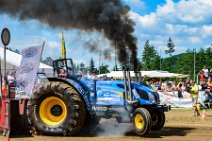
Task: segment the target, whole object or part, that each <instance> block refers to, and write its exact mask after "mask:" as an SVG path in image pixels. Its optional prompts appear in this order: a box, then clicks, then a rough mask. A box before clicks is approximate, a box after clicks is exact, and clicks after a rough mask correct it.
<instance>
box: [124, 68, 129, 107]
mask: <svg viewBox="0 0 212 141" xmlns="http://www.w3.org/2000/svg"><path fill="white" fill-rule="evenodd" d="M123 76H124V107H125V109H126V108H127V107H126V101H127V96H128V88H127V76H126V70H125V69H124V70H123Z"/></svg>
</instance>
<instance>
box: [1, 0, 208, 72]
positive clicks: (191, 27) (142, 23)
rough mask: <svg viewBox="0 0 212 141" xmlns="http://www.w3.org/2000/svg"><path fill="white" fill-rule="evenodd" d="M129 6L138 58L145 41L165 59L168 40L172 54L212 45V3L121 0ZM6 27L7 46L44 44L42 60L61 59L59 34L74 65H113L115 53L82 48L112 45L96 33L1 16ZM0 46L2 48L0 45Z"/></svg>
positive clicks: (177, 0) (185, 0) (189, 0)
mask: <svg viewBox="0 0 212 141" xmlns="http://www.w3.org/2000/svg"><path fill="white" fill-rule="evenodd" d="M122 2H123V3H124V4H126V5H128V6H129V7H130V9H131V10H130V12H129V13H128V14H129V17H130V18H131V19H132V20H133V21H134V22H135V32H134V35H135V36H136V37H137V47H138V58H141V56H142V52H143V46H144V43H145V41H146V40H149V42H150V44H151V45H154V46H155V49H156V50H157V51H158V53H160V55H161V56H162V57H167V56H168V55H166V54H165V53H164V50H165V49H167V46H166V44H167V41H168V38H169V37H171V38H172V40H173V42H174V44H175V50H176V51H175V52H174V54H179V53H183V52H185V51H186V50H188V49H190V50H192V49H193V48H196V50H197V51H198V50H199V49H200V48H204V49H205V48H207V47H209V46H210V45H211V44H212V0H122ZM4 27H7V28H8V29H9V30H10V33H11V42H10V44H9V47H11V48H12V49H18V50H20V51H21V50H22V49H24V48H26V47H29V46H34V45H41V44H42V43H43V42H44V41H45V46H44V51H43V55H42V57H43V58H46V57H48V56H51V57H52V58H53V59H57V58H59V57H60V56H61V45H62V40H61V36H62V32H64V35H65V44H66V50H67V57H68V58H72V59H73V61H74V62H75V63H81V62H83V63H84V64H86V66H88V65H89V61H90V59H91V57H92V58H93V59H94V60H95V62H96V64H95V65H96V67H98V65H99V58H100V62H101V63H103V64H108V65H109V66H110V68H112V67H113V66H114V63H115V59H113V58H114V56H115V53H114V52H112V58H111V60H105V59H104V58H103V56H101V57H100V56H99V52H92V53H91V52H90V51H89V50H88V49H86V48H84V47H83V45H84V44H85V43H86V42H87V41H90V40H96V41H98V42H99V44H100V46H102V47H101V50H104V49H107V48H109V47H110V46H111V44H110V41H108V40H107V39H106V38H105V37H104V36H102V35H101V34H100V33H97V32H85V31H80V30H76V29H69V30H63V29H54V28H52V27H50V26H48V25H47V24H42V23H40V22H39V21H36V20H25V21H20V20H19V19H18V18H17V17H11V16H10V15H8V14H5V13H0V30H2V29H3V28H4ZM0 46H3V45H2V44H1V43H0Z"/></svg>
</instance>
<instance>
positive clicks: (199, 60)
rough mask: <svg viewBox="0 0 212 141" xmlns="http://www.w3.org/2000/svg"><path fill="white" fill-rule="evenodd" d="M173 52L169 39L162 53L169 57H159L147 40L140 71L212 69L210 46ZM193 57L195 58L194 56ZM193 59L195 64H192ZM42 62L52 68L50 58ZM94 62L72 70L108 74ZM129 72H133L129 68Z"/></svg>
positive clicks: (172, 43) (211, 48) (172, 45)
mask: <svg viewBox="0 0 212 141" xmlns="http://www.w3.org/2000/svg"><path fill="white" fill-rule="evenodd" d="M174 52H175V44H174V42H173V41H172V38H171V37H170V38H169V39H168V41H167V49H166V50H165V51H164V53H165V54H167V55H169V56H168V57H166V58H163V57H161V55H160V53H161V52H158V51H157V50H156V48H155V46H154V45H152V44H151V43H150V42H149V40H147V41H146V42H145V44H144V50H143V53H142V55H141V58H140V59H139V61H140V62H139V63H140V65H141V70H164V71H169V72H172V73H182V74H189V75H190V76H193V74H194V65H195V74H198V73H199V71H200V70H202V68H203V66H207V68H212V45H210V46H208V47H207V48H205V49H204V48H200V50H199V51H196V50H194V49H188V50H187V51H186V52H184V53H181V54H178V55H173V53H174ZM194 55H195V56H194ZM194 57H195V64H194ZM129 61H130V60H129ZM42 62H43V63H45V64H47V65H50V66H52V62H53V59H52V58H51V57H46V58H45V59H42ZM95 63H96V62H95V61H94V60H93V58H91V59H90V63H89V65H88V66H86V65H85V64H84V63H83V62H81V63H78V64H76V63H74V70H75V71H76V72H77V71H79V70H80V71H82V72H83V73H86V72H87V71H90V72H95V73H97V74H99V73H101V74H104V73H108V72H110V70H109V65H107V64H104V63H102V64H101V65H100V67H96V66H95ZM115 70H121V69H120V68H118V67H117V66H114V67H113V69H112V71H115ZM130 70H133V68H132V67H130Z"/></svg>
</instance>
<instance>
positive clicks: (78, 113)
mask: <svg viewBox="0 0 212 141" xmlns="http://www.w3.org/2000/svg"><path fill="white" fill-rule="evenodd" d="M27 111H28V112H27V113H28V117H29V121H30V123H31V125H32V127H33V130H35V132H36V133H38V134H45V135H75V134H77V133H78V132H79V131H80V130H81V128H82V127H83V125H84V122H85V119H86V108H85V103H84V101H83V100H82V98H81V96H80V94H79V93H78V92H77V91H76V90H75V89H73V87H72V86H70V85H68V84H65V83H63V82H48V83H46V84H45V85H43V86H41V87H40V88H38V89H37V90H36V91H35V93H34V98H32V99H30V100H29V103H28V106H27Z"/></svg>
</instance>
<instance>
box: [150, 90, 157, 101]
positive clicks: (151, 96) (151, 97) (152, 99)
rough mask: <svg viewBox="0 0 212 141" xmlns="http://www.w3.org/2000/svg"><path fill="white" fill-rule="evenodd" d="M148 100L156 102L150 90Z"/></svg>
mask: <svg viewBox="0 0 212 141" xmlns="http://www.w3.org/2000/svg"><path fill="white" fill-rule="evenodd" d="M149 101H150V102H152V103H155V102H156V100H155V96H154V94H152V93H151V92H149Z"/></svg>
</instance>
